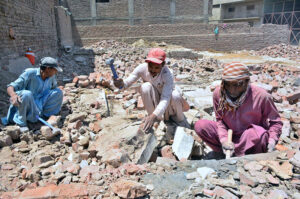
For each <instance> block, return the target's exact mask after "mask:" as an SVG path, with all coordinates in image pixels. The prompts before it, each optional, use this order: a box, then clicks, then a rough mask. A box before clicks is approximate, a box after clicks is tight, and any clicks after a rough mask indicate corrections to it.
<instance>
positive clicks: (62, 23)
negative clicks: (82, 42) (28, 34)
mask: <svg viewBox="0 0 300 199" xmlns="http://www.w3.org/2000/svg"><path fill="white" fill-rule="evenodd" d="M70 14H71V13H70V12H68V11H67V10H66V9H65V8H64V7H63V6H57V7H56V19H57V20H56V23H57V30H58V31H57V35H58V39H59V44H60V47H62V48H63V47H66V46H70V47H72V46H73V45H74V42H73V37H72V26H71V16H70Z"/></svg>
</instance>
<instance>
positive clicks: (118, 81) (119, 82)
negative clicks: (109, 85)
mask: <svg viewBox="0 0 300 199" xmlns="http://www.w3.org/2000/svg"><path fill="white" fill-rule="evenodd" d="M114 85H115V87H117V88H123V87H124V81H123V79H120V78H118V79H114Z"/></svg>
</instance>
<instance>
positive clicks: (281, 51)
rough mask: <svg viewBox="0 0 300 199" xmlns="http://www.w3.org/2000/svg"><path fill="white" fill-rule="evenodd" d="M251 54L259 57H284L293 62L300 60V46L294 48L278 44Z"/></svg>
mask: <svg viewBox="0 0 300 199" xmlns="http://www.w3.org/2000/svg"><path fill="white" fill-rule="evenodd" d="M251 54H253V55H258V56H264V55H267V56H270V57H273V58H277V57H283V58H289V59H291V60H299V59H300V49H299V47H298V46H292V45H288V44H284V43H282V44H278V45H273V46H269V47H266V48H263V49H261V50H259V51H251Z"/></svg>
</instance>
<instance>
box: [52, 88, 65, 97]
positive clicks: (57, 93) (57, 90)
mask: <svg viewBox="0 0 300 199" xmlns="http://www.w3.org/2000/svg"><path fill="white" fill-rule="evenodd" d="M53 92H54V93H55V95H56V97H57V98H59V99H62V98H63V92H62V91H61V90H60V89H59V88H55V89H53Z"/></svg>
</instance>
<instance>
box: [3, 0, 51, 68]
mask: <svg viewBox="0 0 300 199" xmlns="http://www.w3.org/2000/svg"><path fill="white" fill-rule="evenodd" d="M54 5H55V0H38V1H36V0H18V1H17V0H1V1H0V27H1V28H0V70H9V71H12V72H14V71H16V72H18V71H19V70H18V67H21V66H20V65H18V64H19V63H16V64H14V63H13V62H14V60H15V59H18V58H23V57H24V53H25V51H26V49H27V48H29V47H30V48H31V49H32V50H33V51H34V53H35V54H36V55H37V58H38V59H39V58H41V57H42V56H46V55H47V56H56V54H57V31H56V22H55V14H54ZM10 30H11V32H14V35H15V38H14V39H11V38H10V37H9V31H10ZM21 63H22V62H21Z"/></svg>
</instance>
